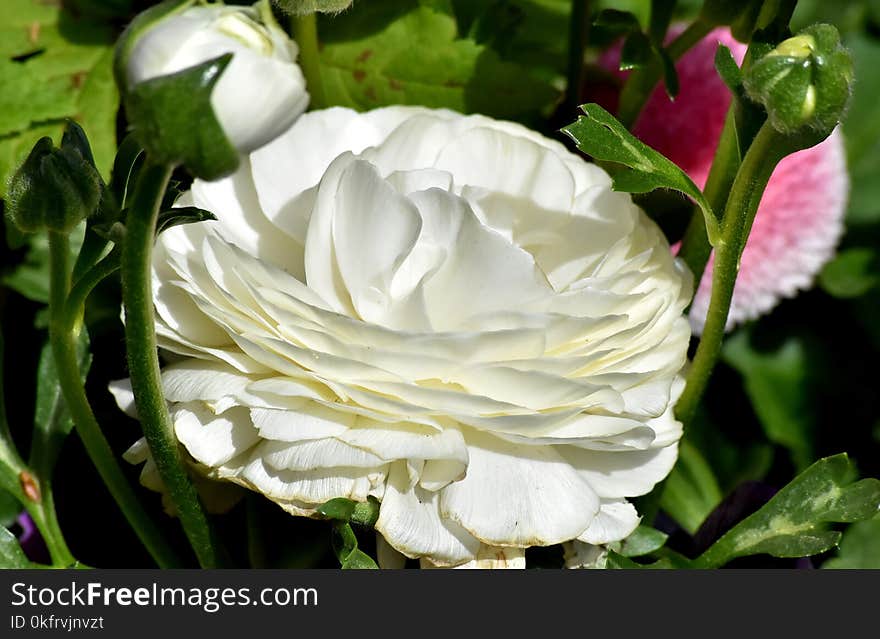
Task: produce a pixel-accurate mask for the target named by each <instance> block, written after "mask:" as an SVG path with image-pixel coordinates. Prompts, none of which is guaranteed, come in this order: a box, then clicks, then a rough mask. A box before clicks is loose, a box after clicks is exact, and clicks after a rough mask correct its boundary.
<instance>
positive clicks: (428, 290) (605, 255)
mask: <svg viewBox="0 0 880 639" xmlns="http://www.w3.org/2000/svg"><path fill="white" fill-rule="evenodd" d="M610 184H611V182H610V179H609V177H608V175H607V174H606V173H605V172H604V171H602V170H601V169H599V168H597V167H596V166H594V165H591V164H588V163H587V162H585V161H584V160H582V159H581V158H579V157H577V156H575V155H573V154H571V153H569V152H568V151H566V150H565V149H564V147H563V146H562V145H561V144H558V143H557V142H554V141H551V140H549V139H546V138H544V137H542V136H540V135H538V134H536V133H534V132H531V131H529V130H527V129H525V128H523V127H521V126H519V125H516V124H512V123H509V122H499V121H495V120H491V119H489V118H486V117H482V116H467V117H465V116H462V115H459V114H457V113H453V112H450V111H432V110H427V109H423V108H409V107H389V108H384V109H379V110H376V111H372V112H369V113H364V114H357V113H355V112H353V111H350V110H346V109H338V108H336V109H328V110H325V111H317V112H313V113H307V114H305V115H304V116H302V117H301V118H300V119H299V120H298V121H297V122H296V124H295V125H294V126H293V127H292V128H291V129H290V130H289V131H288V132H287V133H286V134H284V135H283V136H282V137H281V138H279V139H277V140H275V141H274V142H272V143H271V144H269V145H267V146H265V147H263V148H262V149H261V150H259V151H257V152H256V153H254V154H252V155H251V156H250V158H249V160H247V161H245V162H244V165H243V167H242V168H241V169H240V170H239V172H238V173H237V174H235V175H234V176H232V177H230V178H227V179H224V180H221V181H218V182H211V183H207V182H201V181H197V182H196V183H195V184H194V185H193V188H192V191H191V192H190V193H189V194H188V195H187V196H185V200H184V203H185V204H195V205H197V206H200V207H203V208H206V209H209V210H211V211H213V212H214V213H215V214H216V215H217V217H218V221H217V222H212V223H205V224H198V225H188V226H181V227H177V228H174V229H171V230H169V231H167V232H166V233H164V234H162V236H161V237H160V240H159V243H158V246H157V250H156V258H155V263H154V290H155V304H156V310H157V312H158V323H157V331H158V334H159V339H160V344H161V346H163V347H164V348H166V349H168V350H169V351H172V352H174V353H177V354H179V355H181V356H183V358H182V359H181V360H180V361H177V362H176V363H174V364H172V365H169V366H167V367H166V368H165V370H164V374H163V381H164V386H165V394H166V397H167V398H168V401H169V403H170V407H171V412H172V416H173V419H174V423H175V428H176V433H177V437H178V439H179V440H180V442H181V443H182V444H183V446H184V447H185V448H186V450H187V451H189V453H190V455H192V457H193V459H194V460H195V461H196V462H197V463H198V466H199V468H200V469H201V470H202V472H204V473H205V474H207V475H209V476H211V477H214V478H219V479H226V480H229V481H232V482H235V483H238V484H241V485H243V486H246V487H248V488H251V489H253V490H255V491H258V492H261V493H263V494H264V495H266V496H267V497H269V498H270V499H272V500H274V501H275V502H277V503H278V504H280V505H281V506H282V507H283V508H285V509H286V510H288V511H289V512H291V513H294V514H305V515H308V514H310V513H312V511H313V509H314V507H315V506H316V505H319V504H321V503H323V502H325V501H327V500H328V499H331V498H333V497H347V498H351V499H354V500H365V499H367V497H368V496H370V495H372V496H375V497H377V498H378V499H380V500H381V502H382V503H381V510H380V517H379V521H378V523H377V524H376V528H377V529H378V530H379V531H380V532H381V534H382V535H383V536H384V537H385V540H387V542H388V543H389V544H390V545H391V546H392V547H393V548H395V549H396V550H398V551H400V552H401V553H403V554H405V555H407V556H410V557H423V558H426V560H427V561H428V562H430V563H432V564H435V565H457V564H462V563H465V562H469V561H471V560H474V559H479V560H480V561H481V562H483V563H482V564H481V565H488V564H491V563H493V562H500V563H503V564H508V565H509V564H511V562H512V563H513V564H517V565H521V559H517V557H521V555H522V553H521V551H517V550H516V549H517V548H526V547H529V546H543V545H550V544H556V543H559V542H564V541H567V540H574V539H578V540H581V541H583V542H586V543H590V544H602V543H606V542H610V541H614V540H619V539H622V538H624V537H626V536H627V535H628V534H629V533H630V532H631V531H632V530H633V529H634V528H635V526H636V525H637V524H638V515H637V513H636V511H635V509H634V508H633V507H632V506H631V505H630V504H629V503H628V502H627V500H626V498H627V497H632V496H636V495H641V494H644V493H647V492H648V491H650V490H651V488H652V487H653V486H654V484H655V483H656V482H657V481H659V480H661V479H662V478H663V477H665V476H666V474H667V473H668V472H669V470H670V469H671V468H672V465H673V463H674V462H675V459H676V454H677V441H678V439H679V437H680V435H681V426H680V424H679V423H678V422H677V421H675V419H674V418H673V416H672V406H673V404H674V400H675V399H676V398H677V396H678V394H679V393H680V391H681V385H682V384H681V378H680V376H679V372H680V370H681V368H682V366H683V365H684V363H685V360H686V349H687V344H688V339H689V336H690V330H689V327H688V322H687V320H686V318H685V317H684V316H683V315H682V311H683V309H684V307H685V306H686V304H687V303H688V300H689V299H690V295H691V281H690V278H689V277H688V276H687V275H686V274H685V271H684V270H683V269H682V268H681V267H680V266H679V265H678V264H677V263H676V262H675V260H674V258H673V257H672V256H671V253H670V251H669V246H668V244H667V242H666V240H665V239H664V237H663V236H662V234H661V233H660V231H659V230H658V228H657V227H656V226H655V225H654V224H653V223H652V222H651V221H650V220H649V219H648V218H647V217H646V216H645V215H644V213H643V212H642V211H641V210H640V209H638V208H637V207H636V206H635V205H634V204H633V203H632V201H631V199H630V197H629V196H628V195H626V194H622V193H615V192H612V190H611V187H610ZM116 392H117V396H118V397H119V399H120V403H122V404H124V405H127V404H129V403H130V395H129V394H128V393H127V392H126V390H125V388H124V384H120V385H117V387H116ZM492 547H513V548H508V549H507V550H505V551H501V550H499V551H498V552H494V551H493V550H492Z"/></svg>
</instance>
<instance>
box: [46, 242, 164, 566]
mask: <svg viewBox="0 0 880 639" xmlns="http://www.w3.org/2000/svg"><path fill="white" fill-rule="evenodd" d="M49 254H50V261H51V264H50V267H51V272H50V302H49V313H50V320H49V336H50V340H51V343H52V352H53V355H54V357H55V366H56V368H57V370H58V380H59V384H60V386H61V391H62V393H63V395H64V401H65V403H66V404H67V408H68V410H69V411H70V415H71V417H72V418H73V422H74V424H75V426H76V431H77V433H78V434H79V437H80V439H81V440H82V442H83V445H84V446H85V448H86V452H87V453H88V455H89V457H90V458H91V460H92V463H93V464H94V465H95V468H97V470H98V473H99V474H100V475H101V479H102V480H103V481H104V484H105V485H106V486H107V488H108V490H109V491H110V494H111V495H112V496H113V499H114V500H115V501H116V503H117V504H118V505H119V508H120V510H121V511H122V513H123V515H125V518H126V519H127V520H128V522H129V524H131V527H132V529H133V530H134V531H135V533H136V534H137V535H138V537H139V538H140V540H141V542H142V543H143V544H144V546H145V547H146V549H147V551H148V552H149V553H150V555H151V556H152V557H153V559H154V560H155V561H156V563H157V564H158V565H159V566H160V567H163V568H166V567H175V566H179V565H180V561H179V559H178V557H177V556H176V554H175V553H174V551H173V550H172V549H171V547H170V546H168V544H167V542H166V541H165V539H164V537H163V536H162V533H161V531H160V530H159V528H158V527H157V526H156V525H155V523H154V522H153V520H152V518H151V517H150V516H149V514H147V512H146V511H145V510H144V508H143V506H142V505H141V503H140V502H139V501H138V498H137V495H136V494H135V493H134V490H133V489H132V488H131V485H130V484H129V482H128V480H127V479H126V477H125V475H124V474H123V472H122V469H121V468H120V466H119V464H118V463H117V461H116V457H115V455H114V453H113V450H112V449H111V447H110V444H109V443H108V442H107V439H106V438H105V437H104V434H103V433H102V432H101V427H100V426H99V425H98V421H97V420H96V419H95V415H94V413H93V412H92V409H91V406H90V405H89V402H88V398H87V397H86V393H85V388H84V387H83V384H82V381H81V378H80V370H79V363H78V358H77V353H76V343H77V338H78V336H79V331H80V330H81V327H82V325H81V321H82V313H83V305H84V303H85V298H86V297H87V296H88V293H89V292H90V291H91V289H92V288H93V287H94V286H95V284H97V283H98V282H99V281H100V280H101V279H103V277H104V276H105V275H106V274H109V272H112V270H113V269H109V272H108V264H109V266H111V267H112V266H113V264H114V262H115V259H114V258H113V256H110V257H108V258H106V259H105V260H104V261H103V262H101V263H99V264H98V265H97V266H96V267H95V268H94V269H92V270H91V271H89V272H87V273H86V274H85V275H84V276H83V278H82V279H81V280H80V282H78V283H77V286H76V287H75V288H74V290H75V291H76V294H75V295H71V288H70V280H71V276H70V264H69V259H68V256H69V239H68V236H67V235H66V234H63V233H57V232H54V231H50V232H49ZM107 260H111V261H110V262H108V263H107V264H105V262H107ZM32 516H33V514H32ZM35 521H37V524H38V525H39V524H40V521H39V520H38V519H37V518H35ZM41 530H42V528H41ZM50 551H51V548H50ZM53 561H54V557H53Z"/></svg>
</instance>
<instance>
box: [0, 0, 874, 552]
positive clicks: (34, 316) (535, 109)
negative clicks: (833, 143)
mask: <svg viewBox="0 0 880 639" xmlns="http://www.w3.org/2000/svg"><path fill="white" fill-rule="evenodd" d="M150 4H154V3H153V2H149V1H148V0H143V1H142V0H66V1H65V2H61V0H5V1H4V13H3V17H2V18H0V197H2V195H3V194H4V193H5V184H6V181H7V178H8V175H9V173H10V171H11V170H13V169H14V167H15V166H16V165H17V163H18V162H20V161H21V160H22V159H23V157H24V155H26V154H27V152H28V151H29V150H30V148H31V146H32V145H33V143H34V142H35V141H36V140H37V139H38V138H39V137H41V136H43V135H50V136H52V137H54V138H55V141H56V142H58V141H59V139H60V134H61V130H62V127H63V123H64V119H65V118H68V117H70V118H74V119H75V120H77V121H78V122H79V123H80V124H81V125H82V126H83V127H84V128H85V130H86V132H87V134H88V135H89V138H90V140H91V142H92V146H93V148H94V151H95V156H96V161H97V164H98V167H99V169H100V170H101V171H102V172H103V173H104V176H105V177H109V175H108V174H109V170H110V165H111V163H112V158H113V154H114V152H115V148H116V141H117V140H118V139H121V137H122V135H124V133H125V130H126V124H125V121H124V118H123V116H122V114H121V113H120V112H119V97H118V94H117V92H116V89H115V86H114V84H113V80H112V73H111V60H112V44H113V42H114V40H115V38H116V36H117V35H118V34H119V32H120V31H121V29H122V28H124V26H125V24H126V23H127V22H128V20H130V18H131V17H132V16H133V15H135V14H136V13H137V12H138V11H140V10H142V9H144V8H145V7H146V6H149V5H150ZM230 4H231V3H230ZM241 4H244V3H243V2H242V3H241ZM570 4H571V3H570V2H569V1H568V0H356V2H355V4H354V7H353V8H352V9H351V10H350V11H347V12H345V13H343V14H341V15H340V16H336V17H332V16H322V18H321V19H320V21H319V34H320V38H321V41H322V45H323V46H322V49H321V52H320V63H321V72H322V77H323V78H324V83H325V91H326V102H327V104H328V105H329V104H334V105H343V106H350V107H352V108H355V109H360V110H366V109H370V108H374V107H377V106H382V105H385V104H391V103H404V104H406V103H410V104H424V105H427V106H433V107H447V108H453V109H457V110H460V111H465V112H482V113H487V114H489V115H492V116H495V117H500V118H509V119H515V120H519V121H522V122H524V123H526V124H528V125H530V126H533V127H535V128H537V129H539V130H542V131H543V132H545V133H547V134H550V135H557V137H559V138H560V139H562V137H561V136H558V134H557V133H556V131H557V129H558V128H559V127H560V126H562V125H564V124H567V123H569V122H571V121H572V120H573V119H574V118H575V115H576V114H575V113H574V111H573V110H572V109H569V108H567V107H560V106H559V104H560V99H561V96H562V90H563V89H564V86H565V79H564V78H565V72H566V60H567V58H566V56H567V50H566V47H567V37H568V11H569V7H570ZM700 4H701V3H699V2H695V1H693V0H689V1H687V2H678V3H677V15H678V16H679V17H680V18H684V19H686V18H688V17H690V16H693V15H694V14H695V13H696V11H697V10H698V9H699V6H700ZM593 5H594V10H598V9H601V8H616V9H621V10H629V11H632V12H633V13H634V14H635V15H636V16H638V17H639V18H640V20H641V21H642V22H643V24H644V23H645V22H646V21H647V19H648V14H647V11H649V7H650V3H649V2H645V1H642V0H628V1H617V2H614V1H610V0H609V1H604V2H595V3H593ZM817 21H823V22H830V23H832V24H834V25H836V26H837V27H838V28H839V29H840V31H841V33H842V36H843V39H844V42H845V44H846V46H848V47H849V48H850V49H851V51H852V53H853V56H854V58H855V64H856V78H857V83H856V86H855V95H854V101H853V104H852V107H851V109H850V111H849V114H848V116H847V118H846V120H845V122H844V125H843V129H844V133H845V136H846V144H847V157H848V163H849V170H850V173H851V178H852V192H851V196H850V203H849V209H848V213H847V218H846V224H847V231H846V235H845V237H844V239H843V241H842V243H841V246H840V251H839V254H838V256H837V257H836V258H835V259H834V260H833V261H832V262H831V263H829V264H828V265H827V266H826V268H825V269H824V270H823V272H822V274H821V276H820V277H819V278H818V281H817V283H816V286H815V287H814V288H813V290H811V291H809V292H807V293H804V294H801V295H799V296H798V297H797V298H795V299H793V300H786V301H784V302H782V303H781V304H780V305H779V306H778V307H777V308H776V309H775V310H774V311H773V312H772V313H771V314H769V315H768V316H766V317H764V318H761V319H760V320H758V321H756V322H752V323H750V324H748V325H746V326H744V327H742V328H740V329H738V330H737V331H735V332H734V333H733V334H732V335H730V336H729V338H728V340H727V342H726V345H725V348H724V356H723V363H722V364H721V365H720V366H719V367H718V369H717V370H716V372H715V374H714V377H713V379H712V382H711V385H710V388H709V391H708V393H707V395H706V400H705V401H704V404H703V409H702V410H701V412H700V415H699V418H698V419H697V420H696V422H695V423H694V425H693V426H692V427H691V428H690V429H689V430H688V432H687V433H686V436H685V442H684V444H683V447H682V453H681V458H680V461H679V464H678V465H677V467H676V469H675V470H674V471H673V474H672V476H671V477H670V478H669V480H668V482H667V483H666V489H665V491H664V494H663V498H662V501H661V502H660V507H661V510H660V512H659V514H658V516H657V518H656V520H655V521H654V525H655V526H656V527H657V528H660V529H662V530H664V531H665V532H667V533H670V535H671V536H670V539H669V543H668V545H669V546H670V547H671V548H674V549H675V550H677V551H679V552H682V553H684V554H686V555H688V556H693V555H694V554H696V553H698V552H699V551H700V550H702V549H704V548H705V547H707V546H708V545H709V543H710V542H711V541H713V540H714V539H716V538H717V537H718V536H719V535H720V534H721V533H722V532H723V531H724V530H726V529H727V528H729V527H730V526H731V525H732V524H733V523H735V522H737V521H739V520H740V519H742V518H743V517H744V516H746V515H747V514H749V513H750V512H752V511H754V510H755V509H756V508H757V507H759V506H760V505H761V504H762V503H764V502H765V501H766V499H767V498H768V497H769V496H770V495H772V494H773V492H774V491H775V490H777V489H779V488H780V487H781V486H783V485H785V484H786V483H788V482H789V481H790V480H791V479H792V478H793V477H794V475H795V474H796V473H797V472H799V471H801V470H803V469H804V468H806V467H807V466H808V465H809V464H810V463H811V462H813V461H815V460H816V459H818V458H820V457H824V456H827V455H831V454H835V453H838V452H847V453H849V455H850V457H851V458H852V459H853V460H854V462H855V464H856V465H857V467H858V469H859V472H860V475H861V476H873V477H876V476H880V394H878V375H877V368H878V365H877V362H878V361H880V179H878V178H880V118H878V117H877V115H876V105H877V102H878V100H880V65H878V64H877V63H876V60H878V59H880V1H878V0H850V1H839V2H833V3H830V2H822V1H821V0H802V1H801V2H800V3H799V5H798V9H797V12H796V14H795V19H794V24H793V29H794V30H797V28H800V27H802V26H806V25H808V24H811V23H813V22H817ZM591 44H593V45H595V50H594V51H593V54H598V51H599V45H602V44H606V43H603V42H601V41H599V42H592V43H591ZM181 177H182V178H183V176H181ZM646 206H649V207H650V206H651V203H650V202H648V203H647V204H646ZM648 210H649V212H650V211H651V209H650V208H649V209H648ZM0 235H2V237H0V283H2V287H0V321H2V332H3V336H4V341H5V353H4V356H3V362H2V364H3V367H4V373H5V377H4V379H5V380H6V381H5V386H4V388H3V392H4V393H5V395H6V398H7V402H6V403H7V411H8V413H9V420H10V424H11V427H12V431H13V436H14V437H15V438H16V443H17V444H18V446H19V449H20V450H21V451H23V452H25V453H26V451H27V443H28V441H29V439H30V431H31V428H32V426H31V424H32V423H33V407H34V402H35V387H36V384H35V380H36V376H37V364H38V354H39V352H40V349H41V347H42V345H43V343H44V342H45V339H46V320H45V312H44V309H45V304H46V302H47V295H48V274H47V257H48V253H47V246H46V243H45V240H44V239H43V238H26V237H23V236H21V235H20V234H19V233H17V232H16V231H14V230H13V229H12V228H11V227H9V226H8V225H6V226H5V227H4V228H2V229H0ZM119 297H120V296H119V285H118V281H114V280H112V279H111V280H110V281H108V282H105V283H104V284H103V285H102V286H101V287H100V288H99V289H98V291H97V292H96V293H95V294H94V295H93V296H92V298H91V299H90V302H89V306H88V308H87V317H86V319H87V324H88V328H89V333H90V336H91V341H92V345H93V352H94V362H93V365H92V369H91V371H90V374H89V378H88V390H89V394H90V398H91V399H92V401H93V402H94V405H95V410H96V413H97V416H98V419H99V421H100V422H101V424H102V425H103V426H104V428H105V433H106V435H107V437H108V439H109V440H110V442H111V445H112V446H113V448H114V450H116V451H118V452H119V453H120V454H121V452H122V451H124V450H125V449H126V448H127V447H128V446H129V445H130V444H131V443H132V442H133V441H134V440H135V439H137V437H138V436H139V434H140V432H139V427H138V425H137V424H136V423H135V422H133V421H132V420H129V419H128V418H126V417H124V416H123V415H121V414H120V413H119V412H118V411H117V409H116V408H115V405H114V404H113V401H112V399H111V397H110V395H109V393H108V392H107V391H106V386H107V382H108V381H109V380H111V379H117V378H120V377H124V376H125V368H124V358H123V357H122V353H123V336H122V327H121V323H120V321H119ZM126 470H127V472H128V474H129V476H130V479H131V481H132V482H137V473H138V469H137V468H133V467H127V468H126ZM54 486H55V492H56V505H57V508H58V511H59V518H60V521H61V527H62V529H63V530H64V532H65V535H66V537H67V540H68V543H69V545H70V546H71V549H72V550H73V552H74V554H75V555H76V556H77V557H78V558H79V559H81V560H82V561H83V562H85V563H86V564H89V565H97V566H102V567H114V566H133V565H143V566H148V565H150V560H149V557H148V556H147V555H146V553H145V552H144V551H143V550H142V549H141V547H140V545H139V543H138V542H137V539H136V538H135V537H134V535H133V533H132V532H131V531H130V529H129V528H128V526H127V524H126V522H125V521H124V519H123V518H122V516H121V514H120V513H119V511H118V510H117V509H116V507H115V505H114V503H113V502H112V500H111V499H110V496H109V494H108V493H107V491H106V489H105V488H104V487H103V485H102V484H101V482H100V480H99V479H98V476H97V474H96V472H95V471H94V469H93V467H92V466H91V463H90V462H89V460H88V458H87V457H86V455H85V452H84V450H83V448H82V446H81V444H80V442H79V441H78V439H77V438H76V437H75V436H73V437H69V438H67V440H66V441H65V444H64V447H63V449H62V452H61V455H60V459H59V463H58V465H57V467H56V470H55V484H54ZM648 499H650V498H648ZM648 499H646V500H644V503H643V506H645V505H646V504H647V502H648ZM145 501H146V502H147V504H148V506H149V508H150V509H151V511H152V512H153V514H154V515H155V517H156V518H157V519H160V520H161V521H162V522H163V528H164V529H165V530H166V531H167V533H168V535H169V536H170V537H172V538H173V539H174V540H175V543H176V544H178V545H179V546H180V547H181V548H185V546H186V542H185V540H184V539H183V536H182V534H181V533H180V531H179V530H178V528H179V527H178V526H177V525H176V522H174V521H173V520H171V519H169V518H167V517H166V516H165V515H164V514H163V513H162V511H161V504H160V500H159V498H158V496H156V495H154V494H151V493H150V494H145ZM18 510H19V507H18V505H17V504H16V503H15V501H14V500H13V499H12V498H11V497H10V496H9V495H7V494H4V493H2V492H0V525H4V526H7V527H12V528H13V530H14V529H15V524H14V519H15V516H16V515H17V513H18ZM247 511H250V515H251V516H252V517H255V518H256V519H257V520H261V521H262V522H263V523H264V524H266V525H264V526H262V529H263V530H264V531H268V532H266V533H265V534H266V535H267V536H266V538H264V539H263V540H262V543H259V544H256V545H255V544H251V548H250V553H251V556H250V561H251V562H253V563H254V564H256V565H261V564H262V565H265V564H271V565H273V566H280V567H306V566H327V567H330V566H336V565H338V564H337V563H336V561H335V559H334V557H333V554H332V552H331V550H330V545H329V543H328V538H329V529H328V525H327V523H326V522H316V521H308V520H303V519H301V518H292V517H289V516H287V515H285V514H284V513H283V512H281V511H280V510H279V509H277V508H275V507H274V506H272V505H270V504H268V503H267V502H265V501H262V500H259V499H256V498H252V497H250V496H249V497H248V498H247V499H245V500H243V501H242V502H241V503H240V504H239V505H238V506H236V507H235V508H234V509H233V510H232V511H231V512H229V513H228V514H225V515H222V516H221V523H220V524H219V526H218V528H219V529H220V530H222V531H223V534H224V535H225V536H226V537H228V540H227V541H228V542H229V543H228V547H230V548H233V549H239V550H238V552H239V554H240V555H241V556H240V557H236V559H238V560H239V561H241V563H246V562H247V560H248V557H246V556H245V553H246V552H248V543H247V542H246V539H247V517H246V513H247ZM364 542H365V545H367V546H368V544H369V540H367V539H365V540H364ZM367 549H368V550H369V547H368V548H367ZM530 560H531V561H532V565H546V566H551V565H557V564H558V563H559V562H560V560H561V552H560V551H559V549H558V548H551V549H538V550H534V551H530ZM731 565H733V566H736V565H750V566H755V565H758V566H776V565H785V566H789V565H792V563H791V562H789V561H783V560H770V559H768V558H766V557H763V558H762V557H757V558H750V559H748V560H739V561H737V562H734V563H733V564H731ZM797 565H800V566H802V567H804V566H817V567H818V566H822V567H835V568H844V567H847V568H849V567H861V568H880V518H876V517H875V519H874V520H871V521H867V522H861V523H858V524H853V525H850V526H849V527H848V528H846V529H845V534H844V537H843V541H842V543H841V545H840V547H839V549H838V550H835V551H832V552H830V553H826V554H825V555H822V556H818V557H814V558H813V559H812V560H809V561H807V562H804V561H801V562H799V563H798V564H797Z"/></svg>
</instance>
